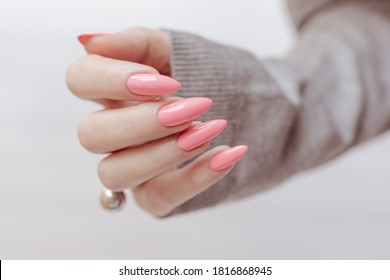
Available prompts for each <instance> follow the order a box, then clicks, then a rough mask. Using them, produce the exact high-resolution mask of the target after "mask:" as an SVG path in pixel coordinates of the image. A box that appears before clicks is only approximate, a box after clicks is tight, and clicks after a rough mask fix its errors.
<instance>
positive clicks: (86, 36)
mask: <svg viewBox="0 0 390 280" xmlns="http://www.w3.org/2000/svg"><path fill="white" fill-rule="evenodd" d="M108 35H111V34H110V33H85V34H81V35H79V36H77V39H78V40H79V42H80V43H81V44H82V45H85V44H86V43H87V42H88V41H89V40H91V38H93V37H103V36H108Z"/></svg>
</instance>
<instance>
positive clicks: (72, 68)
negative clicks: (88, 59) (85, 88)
mask: <svg viewBox="0 0 390 280" xmlns="http://www.w3.org/2000/svg"><path fill="white" fill-rule="evenodd" d="M79 64H80V58H79V59H76V60H75V61H73V62H72V63H71V64H70V65H69V66H68V69H67V70H66V74H65V82H66V85H67V87H68V89H69V90H70V91H71V92H72V93H73V94H75V95H77V92H76V79H77V72H78V70H77V69H78V68H79Z"/></svg>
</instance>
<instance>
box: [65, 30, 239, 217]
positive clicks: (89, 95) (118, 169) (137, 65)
mask: <svg viewBox="0 0 390 280" xmlns="http://www.w3.org/2000/svg"><path fill="white" fill-rule="evenodd" d="M85 50H86V52H87V54H86V55H85V56H83V57H81V58H79V59H77V60H76V61H75V62H73V63H72V64H71V65H70V66H69V68H68V70H67V74H66V82H67V85H68V87H69V89H70V90H71V91H72V92H73V93H74V94H75V95H76V96H78V97H80V98H82V99H86V100H91V101H94V102H98V103H100V104H102V105H103V106H104V109H103V110H101V111H98V112H92V113H89V114H87V115H86V116H85V117H83V118H82V119H81V120H80V122H79V125H78V129H77V132H78V136H79V140H80V143H81V144H82V145H83V146H84V147H85V148H86V149H87V150H89V151H90V152H93V153H101V154H108V156H107V157H106V158H104V159H103V160H102V161H101V162H100V163H99V165H98V175H99V178H100V180H101V181H102V183H103V184H104V185H105V186H106V187H107V188H109V189H112V190H114V191H121V190H124V189H125V188H130V189H131V190H132V193H133V195H134V198H135V201H136V202H137V203H138V204H139V206H140V207H141V208H143V209H144V210H146V211H148V212H149V213H151V214H152V215H155V216H158V217H162V216H166V215H168V214H169V213H170V212H171V211H172V210H174V209H175V208H176V207H178V206H179V205H181V204H182V203H184V202H186V201H187V200H189V199H190V198H192V197H194V196H195V195H197V194H199V193H201V192H203V191H205V190H206V189H207V188H209V187H211V186H212V185H214V184H215V183H216V182H218V181H219V180H221V179H222V178H223V177H224V176H225V175H226V174H228V173H229V172H230V171H231V170H232V168H233V166H230V167H227V168H226V169H224V170H221V171H214V170H212V169H211V168H210V165H209V161H210V159H211V158H212V157H213V156H215V155H217V154H218V153H220V152H221V151H224V150H226V149H228V148H229V147H228V146H218V147H215V148H213V149H211V150H208V151H206V149H207V147H208V144H209V143H206V144H203V145H202V146H200V147H197V148H195V149H193V150H190V151H184V150H182V149H181V148H180V147H179V146H178V145H177V137H178V135H179V134H180V132H182V131H184V130H186V129H187V128H189V127H190V126H192V125H194V122H191V121H190V122H187V123H184V124H180V125H177V126H173V127H166V126H164V125H162V124H161V123H160V121H159V120H158V111H159V109H160V108H161V107H163V106H164V105H166V104H169V103H172V102H174V101H177V100H180V99H181V98H179V97H174V96H161V97H157V98H156V97H154V96H140V95H135V94H131V93H129V91H128V89H127V88H126V81H127V79H128V78H129V77H130V76H131V75H133V74H135V73H151V74H156V73H160V74H164V75H170V71H171V70H170V64H169V61H170V56H171V54H170V50H171V40H170V37H169V35H168V34H167V33H165V32H164V31H159V30H151V29H146V28H141V27H136V28H129V29H127V30H125V31H122V32H118V33H114V34H111V35H110V36H101V37H99V36H97V37H93V38H92V39H90V40H89V41H88V42H87V43H86V44H85ZM167 155H169V156H167ZM199 155H200V156H199ZM196 156H199V157H198V158H197V159H195V160H194V161H192V162H191V163H190V164H188V165H186V166H185V167H182V168H177V166H178V165H179V164H181V163H183V162H185V161H187V160H190V159H192V158H194V157H196Z"/></svg>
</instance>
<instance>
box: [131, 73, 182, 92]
mask: <svg viewBox="0 0 390 280" xmlns="http://www.w3.org/2000/svg"><path fill="white" fill-rule="evenodd" d="M180 86H181V85H180V83H179V82H178V81H176V80H175V79H172V78H171V77H168V76H164V75H159V74H135V75H132V76H130V78H129V79H128V80H127V89H128V90H129V91H130V92H132V93H134V94H138V95H162V94H167V93H173V92H175V91H177V90H178V89H179V88H180Z"/></svg>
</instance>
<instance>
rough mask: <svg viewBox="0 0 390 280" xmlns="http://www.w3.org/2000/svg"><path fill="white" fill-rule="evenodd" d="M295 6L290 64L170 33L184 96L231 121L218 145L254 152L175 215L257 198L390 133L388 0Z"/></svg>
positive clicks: (297, 2)
mask: <svg viewBox="0 0 390 280" xmlns="http://www.w3.org/2000/svg"><path fill="white" fill-rule="evenodd" d="M289 8H290V11H291V14H292V17H293V20H294V22H295V24H296V25H297V27H298V30H299V38H298V42H297V44H296V46H295V47H294V49H293V50H292V51H291V53H290V54H289V55H288V56H287V57H285V58H284V59H276V60H263V59H257V58H256V57H255V56H254V55H252V54H251V53H248V52H246V51H245V50H241V49H237V48H232V47H229V46H225V45H221V44H217V43H215V42H211V41H209V40H206V39H203V38H201V37H198V36H195V35H192V34H187V33H181V32H176V31H172V32H171V36H172V39H173V50H172V51H173V52H172V53H173V56H172V61H171V64H172V69H173V72H172V75H173V77H174V78H176V79H177V80H179V81H180V82H181V83H182V88H181V90H180V92H179V95H181V96H185V97H189V96H207V97H210V98H212V99H213V107H212V109H211V111H210V112H208V113H207V114H205V116H204V117H203V119H213V118H225V119H227V120H228V122H229V125H228V127H227V129H226V130H225V131H224V132H223V134H221V136H219V137H218V138H217V139H216V140H215V141H214V145H218V144H227V145H237V144H247V145H248V146H249V153H248V155H247V156H246V157H244V158H243V159H242V161H241V162H240V163H239V164H237V166H236V167H235V169H234V170H233V171H232V172H231V173H230V174H229V175H228V176H227V177H225V178H224V179H223V180H222V181H221V182H219V183H217V184H216V185H214V186H213V187H211V188H210V189H208V190H207V191H205V192H204V193H201V194H199V195H198V196H196V197H194V198H193V199H191V200H189V201H187V202H186V203H184V204H183V205H182V206H180V207H178V208H177V209H175V210H174V211H173V213H172V214H177V213H181V212H186V211H191V210H195V209H198V208H202V207H207V206H213V205H216V204H218V203H220V202H224V201H228V200H233V199H237V198H242V197H246V196H250V195H253V194H255V193H259V192H261V191H263V190H265V189H268V188H270V187H274V186H276V185H277V184H279V183H281V182H282V181H284V180H286V179H288V178H290V177H291V176H293V175H295V174H297V173H299V172H302V171H304V170H307V169H309V168H312V167H315V166H318V165H320V164H322V163H324V162H326V161H329V160H331V159H333V158H334V157H336V156H338V155H340V154H341V153H343V152H344V151H346V150H347V149H349V148H351V147H353V146H354V145H356V144H358V143H361V142H363V141H366V140H368V139H370V138H372V137H374V136H376V135H378V134H380V133H382V132H384V131H386V130H387V129H388V128H389V127H390V1H386V0H382V1H379V0H378V1H375V0H355V1H352V0H351V1H348V0H338V1H336V0H290V1H289ZM259 24H261V22H260V21H259ZM253 32H254V34H255V30H253Z"/></svg>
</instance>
